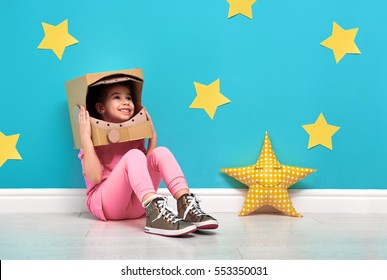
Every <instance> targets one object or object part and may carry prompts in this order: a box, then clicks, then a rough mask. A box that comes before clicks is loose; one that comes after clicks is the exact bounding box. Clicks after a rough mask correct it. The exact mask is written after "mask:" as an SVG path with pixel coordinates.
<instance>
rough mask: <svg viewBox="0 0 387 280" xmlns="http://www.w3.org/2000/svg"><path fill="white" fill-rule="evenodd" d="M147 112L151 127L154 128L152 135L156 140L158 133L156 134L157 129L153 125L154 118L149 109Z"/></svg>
mask: <svg viewBox="0 0 387 280" xmlns="http://www.w3.org/2000/svg"><path fill="white" fill-rule="evenodd" d="M145 113H146V116H147V117H148V120H149V123H150V125H151V129H152V137H151V139H155V140H156V138H157V134H156V129H155V127H154V126H153V122H152V118H151V117H150V115H149V113H148V111H145Z"/></svg>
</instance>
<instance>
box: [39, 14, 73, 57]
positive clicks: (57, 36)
mask: <svg viewBox="0 0 387 280" xmlns="http://www.w3.org/2000/svg"><path fill="white" fill-rule="evenodd" d="M42 25H43V30H44V35H45V36H44V38H43V40H42V41H41V42H40V44H39V46H38V49H51V50H52V51H53V52H54V53H55V55H56V56H57V57H58V58H59V59H60V60H61V59H62V56H63V53H64V51H65V48H66V47H68V46H71V45H74V44H76V43H78V40H77V39H75V38H74V37H73V36H71V35H70V34H69V32H68V21H67V19H66V20H64V21H63V22H61V23H59V24H58V25H56V26H54V25H50V24H47V23H45V22H42Z"/></svg>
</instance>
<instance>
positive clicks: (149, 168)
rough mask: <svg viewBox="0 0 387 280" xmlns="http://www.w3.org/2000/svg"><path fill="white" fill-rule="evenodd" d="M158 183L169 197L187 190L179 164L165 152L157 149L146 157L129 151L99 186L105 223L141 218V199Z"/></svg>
mask: <svg viewBox="0 0 387 280" xmlns="http://www.w3.org/2000/svg"><path fill="white" fill-rule="evenodd" d="M161 179H163V180H164V182H165V185H166V186H167V188H168V190H169V191H170V193H171V194H172V196H174V195H175V193H176V192H178V191H180V190H182V189H188V186H187V182H186V180H185V177H184V175H183V172H182V171H181V169H180V166H179V164H178V163H177V161H176V159H175V157H174V156H173V154H172V153H171V152H170V151H169V150H168V149H167V148H165V147H157V148H155V149H154V150H153V151H152V152H151V153H150V154H149V155H148V157H147V156H146V155H144V153H143V152H142V151H140V150H138V149H132V150H129V151H128V152H127V153H126V154H125V155H124V156H123V157H122V159H121V160H120V161H119V162H118V163H117V165H116V166H115V167H114V169H113V171H112V172H111V173H110V175H109V177H108V178H107V179H106V180H105V181H104V182H103V183H102V184H101V186H100V188H102V209H103V212H104V214H105V217H106V219H107V220H123V219H134V218H139V217H141V216H142V215H144V213H145V210H144V208H143V207H142V205H141V202H142V199H143V197H144V195H146V194H148V193H151V192H156V191H157V189H158V187H159V184H160V182H161Z"/></svg>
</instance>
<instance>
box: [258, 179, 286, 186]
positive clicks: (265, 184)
mask: <svg viewBox="0 0 387 280" xmlns="http://www.w3.org/2000/svg"><path fill="white" fill-rule="evenodd" d="M255 182H257V183H258V184H259V185H261V186H262V187H277V186H279V185H280V184H281V183H282V182H278V183H277V184H263V183H261V182H260V181H258V180H256V181H255Z"/></svg>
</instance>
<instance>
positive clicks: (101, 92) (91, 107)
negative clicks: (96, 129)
mask: <svg viewBox="0 0 387 280" xmlns="http://www.w3.org/2000/svg"><path fill="white" fill-rule="evenodd" d="M115 85H124V86H126V87H128V88H129V91H130V93H131V94H133V84H132V82H130V81H125V82H120V83H113V84H102V85H97V86H89V87H88V89H87V95H86V110H87V111H89V114H90V116H91V117H93V118H96V119H102V117H101V115H100V114H99V113H98V111H97V109H96V108H95V104H97V103H104V102H105V99H106V91H107V90H108V89H110V88H111V87H112V86H115ZM132 98H134V96H132ZM133 102H134V104H136V100H133Z"/></svg>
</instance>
